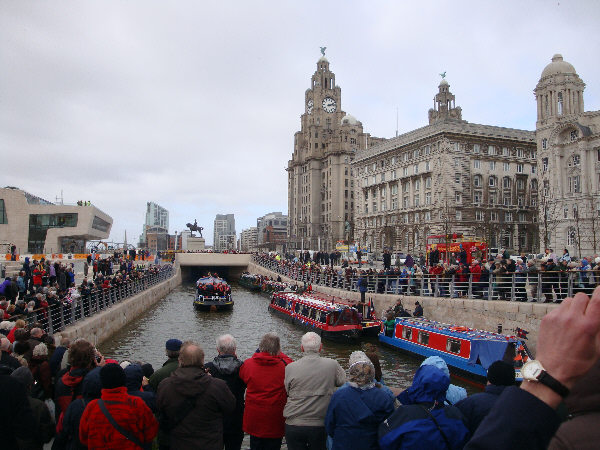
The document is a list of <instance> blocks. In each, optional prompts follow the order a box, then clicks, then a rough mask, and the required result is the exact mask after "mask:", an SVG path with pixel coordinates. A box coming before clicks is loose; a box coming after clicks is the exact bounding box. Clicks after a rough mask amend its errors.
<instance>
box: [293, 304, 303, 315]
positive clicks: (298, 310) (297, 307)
mask: <svg viewBox="0 0 600 450" xmlns="http://www.w3.org/2000/svg"><path fill="white" fill-rule="evenodd" d="M300 306H302V305H300V303H296V306H295V308H294V311H296V312H297V313H299V312H300Z"/></svg>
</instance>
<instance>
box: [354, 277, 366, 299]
mask: <svg viewBox="0 0 600 450" xmlns="http://www.w3.org/2000/svg"><path fill="white" fill-rule="evenodd" d="M356 287H357V288H358V292H360V301H361V303H364V302H365V294H366V292H367V279H366V278H365V275H364V273H361V274H360V276H359V277H358V280H356Z"/></svg>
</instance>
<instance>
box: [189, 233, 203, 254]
mask: <svg viewBox="0 0 600 450" xmlns="http://www.w3.org/2000/svg"><path fill="white" fill-rule="evenodd" d="M204 248H205V241H204V238H203V237H196V236H191V237H188V238H187V249H188V251H190V252H196V251H200V250H204Z"/></svg>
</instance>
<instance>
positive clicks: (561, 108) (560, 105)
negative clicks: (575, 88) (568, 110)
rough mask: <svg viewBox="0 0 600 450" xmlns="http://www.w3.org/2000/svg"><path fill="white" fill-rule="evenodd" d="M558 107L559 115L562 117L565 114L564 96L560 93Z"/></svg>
mask: <svg viewBox="0 0 600 450" xmlns="http://www.w3.org/2000/svg"><path fill="white" fill-rule="evenodd" d="M557 106H558V108H557V111H558V115H559V116H562V113H563V95H562V92H559V93H558V105H557Z"/></svg>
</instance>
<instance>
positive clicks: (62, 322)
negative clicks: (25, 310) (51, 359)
mask: <svg viewBox="0 0 600 450" xmlns="http://www.w3.org/2000/svg"><path fill="white" fill-rule="evenodd" d="M158 267H159V270H158V271H157V272H148V273H145V274H144V275H143V276H142V277H141V278H138V279H134V280H130V281H126V282H123V283H122V284H120V285H118V286H112V287H110V288H107V289H102V288H96V287H94V288H93V289H92V291H91V292H90V293H89V294H88V295H83V296H80V297H76V298H75V297H65V298H64V299H63V300H62V301H60V300H58V299H57V300H56V302H55V303H52V304H50V305H49V306H48V307H47V308H38V309H36V310H33V311H32V312H30V313H29V314H27V315H21V316H13V317H11V318H10V320H11V321H12V320H17V319H23V320H25V322H26V323H27V325H28V326H30V325H32V324H34V323H36V322H37V323H39V324H41V326H42V328H43V329H44V330H45V331H46V332H48V333H50V334H53V333H57V332H59V331H62V330H64V329H65V327H66V326H68V325H72V324H74V323H76V322H78V321H80V320H83V319H85V318H86V317H90V316H92V315H94V314H96V313H97V312H99V311H102V310H105V309H107V308H110V307H111V306H112V305H114V304H115V303H118V302H120V301H122V300H125V299H127V298H130V297H133V296H134V295H137V294H139V293H140V292H143V291H145V290H146V289H149V288H151V287H152V286H155V285H157V284H159V283H162V282H163V281H165V280H168V279H169V278H171V277H172V276H173V275H174V274H175V272H176V271H175V269H174V268H173V266H172V265H170V264H166V265H162V266H158ZM48 303H50V301H49V302H48Z"/></svg>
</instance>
